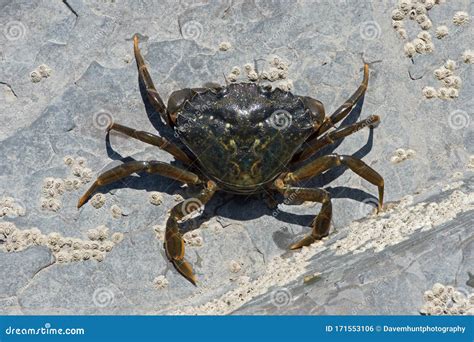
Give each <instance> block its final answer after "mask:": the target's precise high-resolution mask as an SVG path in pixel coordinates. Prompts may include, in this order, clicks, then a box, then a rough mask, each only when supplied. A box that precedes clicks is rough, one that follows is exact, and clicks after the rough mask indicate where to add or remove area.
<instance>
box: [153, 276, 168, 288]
mask: <svg viewBox="0 0 474 342" xmlns="http://www.w3.org/2000/svg"><path fill="white" fill-rule="evenodd" d="M153 285H154V286H155V288H157V289H160V290H161V289H164V288H166V287H168V285H169V282H168V279H166V277H165V276H163V275H160V276H158V277H156V278H155V279H153Z"/></svg>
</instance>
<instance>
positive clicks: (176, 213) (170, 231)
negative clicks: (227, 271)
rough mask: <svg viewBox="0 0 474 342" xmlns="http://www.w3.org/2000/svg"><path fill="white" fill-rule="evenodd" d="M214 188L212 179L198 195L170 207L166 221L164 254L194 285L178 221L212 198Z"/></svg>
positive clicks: (192, 273)
mask: <svg viewBox="0 0 474 342" xmlns="http://www.w3.org/2000/svg"><path fill="white" fill-rule="evenodd" d="M216 190H217V186H216V184H215V183H214V182H213V181H208V182H207V186H206V188H205V189H203V190H202V191H201V193H200V194H199V196H197V197H196V198H192V199H190V200H187V201H183V202H181V203H179V204H177V205H175V206H174V207H173V209H171V214H170V217H169V218H168V221H167V222H166V233H165V250H166V255H167V256H168V258H169V259H170V261H171V262H172V263H173V265H174V266H175V267H176V269H177V270H178V271H179V273H181V274H182V275H183V276H184V277H185V278H186V279H188V280H189V281H190V282H191V283H193V284H194V285H196V276H195V275H194V272H193V268H192V266H191V264H190V263H189V262H187V261H186V260H185V259H184V240H183V237H182V235H181V232H180V231H179V225H178V221H180V220H181V219H183V218H184V217H185V216H187V215H189V214H191V213H192V212H194V211H196V210H198V209H199V208H201V207H202V206H203V205H205V204H206V203H207V202H208V201H209V200H210V199H211V198H212V196H213V195H214V193H215V192H216Z"/></svg>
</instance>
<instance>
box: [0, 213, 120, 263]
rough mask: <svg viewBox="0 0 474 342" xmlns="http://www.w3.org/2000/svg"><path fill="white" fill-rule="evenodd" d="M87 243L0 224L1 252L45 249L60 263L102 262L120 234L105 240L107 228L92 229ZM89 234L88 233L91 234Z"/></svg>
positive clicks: (7, 223) (33, 229)
mask: <svg viewBox="0 0 474 342" xmlns="http://www.w3.org/2000/svg"><path fill="white" fill-rule="evenodd" d="M91 231H94V234H91V235H89V239H88V240H84V239H79V238H72V237H65V236H62V235H61V234H59V233H50V234H47V235H46V234H43V233H42V232H41V231H40V230H39V229H38V228H31V229H18V228H17V227H16V226H15V225H14V224H13V223H12V222H0V241H1V242H2V243H1V244H0V249H3V250H4V251H6V252H19V251H22V250H24V249H26V248H28V247H30V246H45V247H47V248H49V249H50V250H51V252H52V253H53V255H54V257H55V258H56V261H57V262H59V263H66V262H73V261H81V260H89V259H94V260H96V261H102V260H104V257H105V255H106V254H107V253H108V252H110V251H111V250H112V248H113V247H114V246H115V245H116V244H117V243H119V242H120V241H122V239H123V234H122V233H114V235H113V236H112V239H111V240H109V239H108V228H106V227H103V226H100V227H97V228H96V229H93V230H91ZM91 231H89V232H91Z"/></svg>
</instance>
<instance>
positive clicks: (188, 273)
mask: <svg viewBox="0 0 474 342" xmlns="http://www.w3.org/2000/svg"><path fill="white" fill-rule="evenodd" d="M171 261H172V262H173V265H174V266H175V267H176V269H177V270H178V272H179V273H181V274H182V275H183V276H184V277H185V278H186V279H187V280H189V281H190V282H191V283H192V284H193V285H194V286H196V275H195V274H194V271H193V267H192V266H191V264H190V263H189V262H187V261H186V260H185V259H182V260H171Z"/></svg>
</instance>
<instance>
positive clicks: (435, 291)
mask: <svg viewBox="0 0 474 342" xmlns="http://www.w3.org/2000/svg"><path fill="white" fill-rule="evenodd" d="M431 291H433V294H434V295H435V296H439V295H440V294H442V293H443V292H444V285H443V284H441V283H435V284H434V285H433V287H432V288H431Z"/></svg>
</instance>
